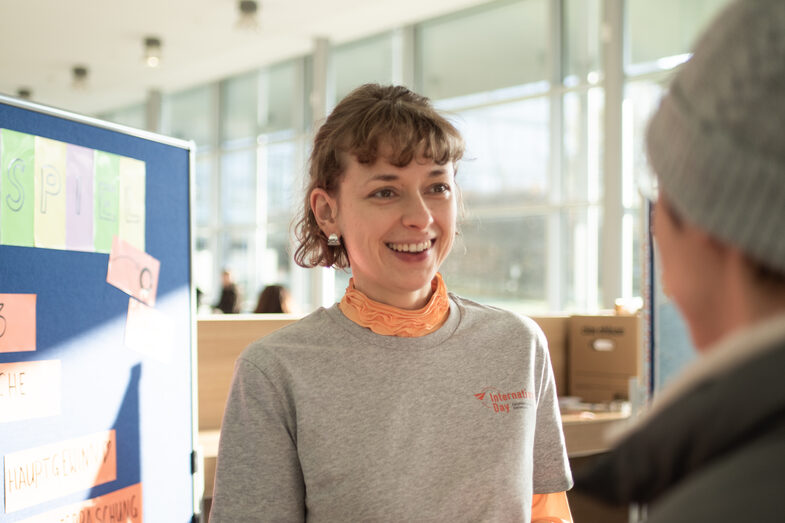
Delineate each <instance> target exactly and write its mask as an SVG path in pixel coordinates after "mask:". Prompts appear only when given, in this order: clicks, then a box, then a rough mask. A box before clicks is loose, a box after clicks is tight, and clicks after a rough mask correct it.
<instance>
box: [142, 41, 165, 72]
mask: <svg viewBox="0 0 785 523" xmlns="http://www.w3.org/2000/svg"><path fill="white" fill-rule="evenodd" d="M144 63H145V64H146V65H147V67H158V66H159V65H160V64H161V39H160V38H158V37H156V36H147V37H145V39H144Z"/></svg>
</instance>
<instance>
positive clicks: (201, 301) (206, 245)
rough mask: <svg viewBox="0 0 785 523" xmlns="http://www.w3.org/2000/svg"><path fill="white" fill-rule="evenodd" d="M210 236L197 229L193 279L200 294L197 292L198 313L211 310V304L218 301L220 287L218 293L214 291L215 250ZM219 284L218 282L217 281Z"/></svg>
mask: <svg viewBox="0 0 785 523" xmlns="http://www.w3.org/2000/svg"><path fill="white" fill-rule="evenodd" d="M210 240H211V238H210V236H209V234H208V233H207V232H205V231H198V232H197V234H196V254H195V255H194V261H193V267H194V281H195V283H196V288H197V290H198V291H199V292H201V293H202V294H201V295H199V292H197V300H198V306H197V311H198V312H199V313H207V314H209V313H210V312H211V305H212V304H213V303H216V302H217V301H218V296H219V295H220V289H217V290H218V291H219V292H218V294H216V293H215V291H216V289H215V287H216V283H215V281H216V280H215V275H216V271H217V269H216V267H215V254H213V253H214V252H215V249H214V246H213V245H212V244H211V241H210ZM218 285H219V286H220V283H218Z"/></svg>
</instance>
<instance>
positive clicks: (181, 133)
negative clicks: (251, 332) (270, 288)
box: [102, 0, 729, 313]
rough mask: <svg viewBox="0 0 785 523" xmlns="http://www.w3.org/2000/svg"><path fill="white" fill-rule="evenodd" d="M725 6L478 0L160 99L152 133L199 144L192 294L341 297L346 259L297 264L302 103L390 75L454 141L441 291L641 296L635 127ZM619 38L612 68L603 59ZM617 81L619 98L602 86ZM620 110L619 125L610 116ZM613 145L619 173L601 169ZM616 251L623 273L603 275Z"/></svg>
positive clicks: (310, 111) (136, 110) (641, 162)
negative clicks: (451, 210)
mask: <svg viewBox="0 0 785 523" xmlns="http://www.w3.org/2000/svg"><path fill="white" fill-rule="evenodd" d="M728 1H729V0H691V1H689V2H684V1H681V0H662V1H659V2H651V1H650V0H626V1H623V2H622V3H621V7H620V9H621V10H620V11H619V13H617V14H619V16H618V17H614V16H607V15H608V13H606V10H607V9H610V8H611V7H612V6H614V5H619V4H616V3H610V2H602V1H601V0H498V1H491V2H487V3H483V4H482V5H479V6H476V7H473V8H469V9H465V10H461V11H458V12H455V13H453V14H449V15H446V16H442V17H439V18H435V19H431V20H424V21H421V22H419V23H416V24H414V25H412V26H409V27H405V28H390V31H389V32H385V33H382V34H377V35H372V36H369V37H366V38H363V39H360V40H356V41H351V42H341V43H340V44H339V45H332V46H329V50H328V52H327V53H324V54H323V53H320V52H314V54H312V55H309V56H306V57H302V58H298V59H294V60H289V61H286V62H282V63H278V64H274V65H268V66H264V67H261V68H259V69H258V70H255V71H248V72H246V73H244V74H240V75H237V76H234V77H232V78H226V79H222V80H220V81H216V82H213V83H210V84H208V85H202V86H195V87H193V88H190V89H186V90H183V91H181V92H177V93H167V94H164V96H163V101H162V107H161V108H160V109H161V113H160V114H161V128H160V129H152V130H156V131H161V132H163V133H164V134H168V135H171V136H175V137H179V138H184V139H188V140H194V141H195V142H196V144H197V154H196V166H195V182H196V187H195V189H196V208H195V209H194V219H195V223H196V227H197V228H196V249H197V251H196V253H195V256H194V259H195V272H196V274H195V277H196V282H197V285H198V286H199V287H200V288H201V289H202V290H203V291H204V292H205V301H206V302H208V303H214V301H215V300H217V297H218V293H219V291H220V289H219V286H220V272H221V269H222V268H228V269H230V270H232V271H233V273H234V274H235V278H236V279H237V281H238V284H239V286H240V288H241V292H242V293H243V297H244V303H243V309H244V310H245V311H249V310H251V309H252V308H253V305H254V302H255V300H256V296H257V294H258V292H259V291H260V290H261V289H262V288H263V287H264V285H267V284H271V283H283V284H284V285H287V286H289V287H290V288H291V289H292V291H293V294H294V297H295V301H296V302H298V303H299V304H300V306H301V310H302V311H303V312H307V311H309V310H311V309H313V308H315V307H317V306H319V305H321V304H323V303H325V297H327V298H326V301H329V299H330V297H332V296H340V295H341V294H342V293H343V289H344V288H345V287H346V284H347V282H348V279H349V277H350V272H340V271H326V272H325V271H313V270H304V269H300V268H298V267H296V266H295V265H294V263H293V261H292V231H291V223H292V219H293V217H294V214H295V213H296V212H297V211H298V209H299V207H300V205H301V204H302V198H303V196H302V193H301V191H302V188H303V177H304V176H305V173H306V170H307V156H308V148H309V144H310V140H311V138H312V132H313V126H314V117H313V115H314V114H318V111H317V110H316V107H317V106H315V105H312V103H314V100H323V101H326V103H325V105H326V107H327V108H328V110H329V108H330V107H332V106H334V104H335V103H336V102H337V101H338V100H339V99H340V98H342V97H343V96H345V95H346V94H347V93H348V92H349V91H351V90H352V89H353V88H355V87H357V86H358V85H360V84H362V83H366V82H379V83H391V82H393V81H403V82H406V83H407V84H408V83H411V85H413V86H414V87H415V88H416V90H418V91H419V92H420V93H422V94H424V95H426V96H428V97H429V98H431V99H432V100H433V101H434V103H435V104H436V105H437V107H439V108H440V109H442V110H444V111H446V112H447V113H448V116H449V117H450V118H451V119H452V120H453V121H454V122H455V124H456V126H457V127H458V128H459V129H460V130H461V132H462V134H463V135H464V137H465V139H466V142H467V151H466V156H465V159H464V161H463V162H462V164H461V166H460V167H459V171H458V177H457V180H458V185H459V187H460V189H461V194H462V198H463V201H464V207H465V214H464V215H463V216H462V218H461V224H460V231H461V233H460V236H459V238H458V240H457V241H456V246H455V248H454V250H453V253H452V254H451V255H450V256H449V257H448V259H447V261H446V262H445V265H444V267H443V271H442V272H443V273H444V275H445V279H446V281H447V283H448V286H449V287H450V289H451V290H453V291H455V292H457V293H460V294H463V295H465V296H467V297H470V298H475V299H478V300H480V301H482V302H485V303H491V304H497V305H501V306H504V307H507V308H510V309H514V310H518V311H521V312H526V313H536V312H545V311H587V312H588V311H592V310H595V309H597V308H600V307H607V306H608V304H609V303H612V299H613V298H614V296H604V295H603V288H604V287H609V286H608V285H606V283H607V282H603V278H606V279H607V278H610V277H612V278H619V279H620V280H621V281H620V285H617V284H615V285H612V286H610V287H609V288H613V289H614V292H616V291H615V290H616V289H621V290H620V292H621V294H622V295H623V296H625V297H627V296H633V295H640V293H641V291H642V289H641V283H640V267H641V260H640V250H641V241H642V238H644V237H645V231H644V230H643V228H644V226H645V225H646V221H645V219H643V216H642V213H643V210H642V209H641V200H640V197H639V195H638V193H637V191H636V183H635V179H636V176H638V175H639V173H641V172H643V171H645V170H646V169H648V167H647V164H646V158H645V151H644V147H643V137H644V133H645V128H646V122H647V121H648V118H649V116H650V115H651V113H652V111H653V110H654V109H655V108H656V105H657V103H658V101H659V98H660V96H661V95H662V93H663V92H664V90H665V89H666V86H667V82H668V80H669V78H670V75H671V74H672V72H673V70H674V68H676V67H678V65H679V64H681V63H682V62H684V61H685V60H686V59H687V58H688V57H689V54H688V53H689V49H690V47H691V46H692V45H693V43H694V39H695V37H696V35H697V34H698V32H699V31H700V29H701V28H702V27H703V26H704V25H705V24H706V23H707V22H708V21H709V19H710V18H711V17H713V16H714V15H715V14H716V12H717V11H718V10H719V9H720V8H721V7H722V6H723V5H725V4H726V3H727V2H728ZM620 13H624V17H623V18H622V16H621V15H620ZM611 14H613V13H611ZM603 20H606V21H605V22H604V21H603ZM614 20H616V21H614ZM621 20H623V22H621V23H622V24H623V26H624V27H616V25H618V24H619V22H618V21H621ZM609 24H610V25H609ZM614 24H615V25H614ZM609 35H623V39H622V40H621V41H619V40H618V39H616V40H614V39H613V38H608V37H609ZM614 46H615V47H614ZM614 51H615V52H618V53H619V55H622V56H624V61H623V63H622V64H621V67H619V66H618V64H617V62H618V61H614V60H610V59H606V57H607V56H613V52H614ZM609 53H610V54H609ZM606 62H607V63H606ZM608 64H616V65H612V66H613V67H617V68H620V69H623V70H619V71H613V70H609V69H608V67H609V65H608ZM320 75H321V76H320ZM619 78H621V82H622V83H623V84H624V89H623V90H622V93H623V94H621V95H617V94H613V93H617V92H618V89H610V88H609V87H608V86H609V85H614V84H609V82H611V81H613V79H617V80H618V79H619ZM609 79H610V80H609ZM614 97H615V98H614ZM606 109H607V111H606ZM315 111H316V112H315ZM619 111H620V113H621V115H622V117H621V119H620V122H614V121H613V120H611V119H608V118H606V116H607V114H614V112H619ZM606 113H607V114H606ZM145 115H146V112H145V108H144V106H143V105H137V106H131V107H126V108H121V109H119V110H117V111H114V112H111V113H107V114H105V115H102V116H104V117H106V118H109V119H113V120H115V121H118V122H121V123H126V124H130V125H133V126H135V127H143V125H144V123H145V122H144V118H145ZM608 126H611V127H608ZM613 126H618V129H614V128H613ZM619 135H620V136H621V143H620V144H610V143H607V142H608V140H609V138H606V137H610V136H619ZM614 158H615V159H617V160H619V161H620V163H621V166H622V167H621V175H620V176H616V175H614V176H609V175H608V174H607V173H605V172H604V171H605V170H606V167H607V165H608V160H609V159H614ZM611 163H612V162H611ZM609 184H610V185H609ZM606 194H619V195H620V198H621V200H622V201H621V202H615V204H616V205H620V206H621V213H620V214H617V213H615V212H613V213H610V214H609V213H608V212H606V211H607V210H608V207H607V206H608V202H607V201H606V200H607V198H606V197H605V195H606ZM612 203H613V202H612ZM606 215H609V216H611V218H609V219H607V220H606V218H605V216H606ZM616 216H618V218H617V217H616ZM612 221H621V223H611V222H612ZM607 230H610V231H614V232H613V234H610V235H609V234H605V231H607ZM615 231H618V232H615ZM609 242H610V243H615V244H616V245H615V246H613V245H610V244H609ZM611 247H618V249H616V248H611ZM619 251H620V252H621V258H622V259H621V261H620V263H619V264H618V265H619V267H621V271H620V274H613V275H609V274H607V273H605V274H604V275H603V271H602V270H601V268H602V267H603V264H604V263H606V262H607V261H608V259H607V258H608V256H610V254H609V253H613V252H619ZM616 283H619V282H616Z"/></svg>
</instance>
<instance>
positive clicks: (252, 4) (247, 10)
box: [237, 0, 259, 31]
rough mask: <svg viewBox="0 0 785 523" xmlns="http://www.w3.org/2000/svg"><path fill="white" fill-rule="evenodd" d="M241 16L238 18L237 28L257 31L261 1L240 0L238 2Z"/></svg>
mask: <svg viewBox="0 0 785 523" xmlns="http://www.w3.org/2000/svg"><path fill="white" fill-rule="evenodd" d="M237 9H238V10H239V11H240V17H239V18H238V19H237V29H242V30H244V31H256V30H258V29H259V17H258V12H259V2H258V1H257V0H240V1H239V2H237Z"/></svg>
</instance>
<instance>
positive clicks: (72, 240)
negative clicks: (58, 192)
mask: <svg viewBox="0 0 785 523" xmlns="http://www.w3.org/2000/svg"><path fill="white" fill-rule="evenodd" d="M94 156H95V152H94V151H93V150H92V149H86V148H84V147H79V146H78V145H71V144H67V145H66V166H65V186H66V199H65V244H66V248H68V249H69V250H74V251H92V250H94V247H93V157H94Z"/></svg>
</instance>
